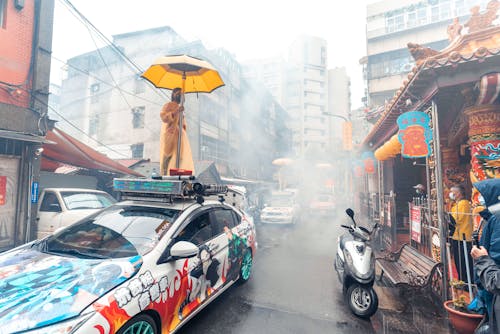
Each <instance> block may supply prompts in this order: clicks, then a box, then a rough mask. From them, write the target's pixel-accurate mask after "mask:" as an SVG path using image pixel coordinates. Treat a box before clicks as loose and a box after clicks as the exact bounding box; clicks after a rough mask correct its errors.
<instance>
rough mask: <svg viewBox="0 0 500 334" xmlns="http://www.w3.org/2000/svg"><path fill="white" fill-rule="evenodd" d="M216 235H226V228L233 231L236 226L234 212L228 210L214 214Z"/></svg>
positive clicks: (218, 210) (219, 210)
mask: <svg viewBox="0 0 500 334" xmlns="http://www.w3.org/2000/svg"><path fill="white" fill-rule="evenodd" d="M212 221H213V222H214V224H213V230H214V235H219V234H221V233H224V232H225V231H224V228H225V227H227V228H229V229H232V228H233V227H235V226H236V222H235V220H234V216H233V211H232V210H227V209H217V210H214V211H213V212H212Z"/></svg>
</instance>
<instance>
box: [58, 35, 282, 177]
mask: <svg viewBox="0 0 500 334" xmlns="http://www.w3.org/2000/svg"><path fill="white" fill-rule="evenodd" d="M168 54H189V55H191V56H194V57H198V58H201V59H205V60H207V61H209V62H210V63H211V64H212V65H214V67H215V68H216V69H217V70H218V71H219V73H220V75H221V77H222V79H223V80H224V82H225V86H223V87H221V88H218V89H217V90H215V91H214V92H212V93H210V94H205V93H200V94H186V101H185V107H186V112H185V117H186V123H187V128H188V131H187V133H188V137H189V141H190V145H191V149H192V152H193V158H194V159H195V160H200V161H201V160H210V161H214V162H215V164H216V165H217V167H218V170H219V172H220V173H221V174H222V175H223V176H226V175H229V176H243V177H250V178H261V179H266V178H268V179H269V178H270V177H271V172H269V170H270V168H266V166H267V167H269V166H270V165H271V162H272V160H273V154H275V153H276V152H277V151H280V150H282V149H283V148H282V147H281V146H280V145H286V140H285V138H280V136H281V135H285V134H286V132H279V131H278V132H276V131H274V129H275V128H278V129H281V128H283V125H282V124H281V123H283V122H284V120H285V119H286V117H285V116H283V115H282V114H284V113H285V112H284V110H283V108H281V106H280V105H279V103H277V102H275V100H274V99H273V98H272V96H271V95H270V94H269V93H268V95H266V94H264V93H262V92H256V90H255V89H253V88H252V87H250V85H249V83H248V82H246V81H245V80H244V79H243V78H242V75H241V66H240V64H239V63H238V62H237V61H236V60H235V59H234V57H233V56H232V55H231V54H230V53H229V52H227V51H226V50H224V49H215V50H208V49H206V48H205V47H204V45H203V44H202V43H201V42H200V41H194V42H188V41H186V40H184V39H183V38H182V37H181V36H180V35H178V34H177V33H176V32H175V31H174V30H173V29H172V28H170V27H160V28H155V29H148V30H144V31H136V32H130V33H125V34H120V35H116V36H114V37H113V45H111V46H107V47H104V48H101V49H98V50H95V51H92V52H89V53H86V54H82V55H79V56H77V57H74V58H72V59H70V60H69V61H68V65H69V66H68V76H67V79H65V80H63V82H62V86H61V101H60V113H61V114H62V115H63V116H64V117H65V119H66V120H68V121H69V122H71V124H72V125H69V124H68V123H67V122H60V123H59V125H58V126H59V127H60V128H61V129H63V130H65V131H67V132H68V133H70V134H71V135H73V136H75V137H76V138H78V139H80V140H82V141H83V142H85V143H86V144H88V145H90V146H92V147H95V148H96V149H98V150H99V151H101V152H103V153H105V154H107V155H108V156H110V157H113V158H149V159H151V161H153V162H156V161H159V136H160V127H161V121H160V118H159V113H160V109H161V107H162V106H163V104H164V103H166V102H168V101H169V100H170V91H167V90H160V89H157V88H155V87H153V86H152V85H151V84H150V83H149V82H147V81H146V80H144V79H142V78H141V77H140V75H141V74H142V71H143V70H145V69H146V68H148V67H149V65H150V64H151V63H152V62H153V61H154V60H155V59H156V58H158V57H159V56H163V55H168ZM123 55H125V56H126V58H125V57H124V56H123ZM263 101H266V103H264V102H263ZM257 115H258V116H257ZM269 115H278V117H270V116H269ZM280 122H281V123H280ZM269 123H272V124H269ZM264 142H265V143H271V144H266V145H268V146H262V145H264V144H263V143H264ZM260 144H262V145H260ZM269 145H271V146H269ZM241 152H245V154H242V153H241ZM255 154H259V159H256V158H255Z"/></svg>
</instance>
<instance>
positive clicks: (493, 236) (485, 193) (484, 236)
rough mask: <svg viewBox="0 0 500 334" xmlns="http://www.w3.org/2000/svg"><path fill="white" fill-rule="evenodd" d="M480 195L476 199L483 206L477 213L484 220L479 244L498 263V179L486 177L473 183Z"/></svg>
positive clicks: (499, 191)
mask: <svg viewBox="0 0 500 334" xmlns="http://www.w3.org/2000/svg"><path fill="white" fill-rule="evenodd" d="M473 186H474V188H476V189H477V191H478V192H479V194H480V196H479V197H478V201H479V203H480V204H481V206H483V207H485V209H484V210H483V211H481V212H480V213H479V215H481V217H482V218H483V219H484V220H485V221H486V225H484V227H483V229H482V231H481V232H482V233H481V240H480V242H479V244H480V245H481V246H484V248H485V249H486V250H487V251H488V253H489V254H490V257H491V258H492V259H493V260H494V261H495V262H496V263H497V264H498V265H500V179H488V180H484V181H480V182H476V183H474V184H473Z"/></svg>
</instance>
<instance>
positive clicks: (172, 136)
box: [160, 87, 194, 175]
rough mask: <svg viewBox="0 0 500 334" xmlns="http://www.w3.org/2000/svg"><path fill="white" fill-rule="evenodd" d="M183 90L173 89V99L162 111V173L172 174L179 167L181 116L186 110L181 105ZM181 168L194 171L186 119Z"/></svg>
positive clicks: (183, 126)
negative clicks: (178, 147)
mask: <svg viewBox="0 0 500 334" xmlns="http://www.w3.org/2000/svg"><path fill="white" fill-rule="evenodd" d="M181 97H182V90H181V88H178V87H177V88H174V89H173V90H172V97H171V101H170V102H168V103H165V105H164V106H163V108H162V109H161V112H160V118H161V120H162V122H163V123H162V126H161V132H160V174H161V175H170V170H171V169H173V168H177V166H176V161H177V146H178V142H179V117H180V115H181V113H182V112H183V111H184V106H182V105H181ZM178 168H179V169H185V170H190V171H192V172H193V173H194V163H193V155H192V153H191V146H190V145H189V140H188V136H187V132H186V121H185V119H183V122H182V133H181V145H180V156H179V167H178Z"/></svg>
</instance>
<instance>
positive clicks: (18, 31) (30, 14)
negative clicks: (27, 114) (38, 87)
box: [0, 0, 35, 107]
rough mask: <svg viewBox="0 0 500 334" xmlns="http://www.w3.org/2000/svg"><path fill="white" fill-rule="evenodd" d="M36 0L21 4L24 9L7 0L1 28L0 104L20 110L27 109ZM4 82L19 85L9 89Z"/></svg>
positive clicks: (27, 0)
mask: <svg viewBox="0 0 500 334" xmlns="http://www.w3.org/2000/svg"><path fill="white" fill-rule="evenodd" d="M34 11H35V0H26V1H24V8H23V9H21V10H18V9H16V8H15V7H14V0H7V6H6V16H5V27H4V28H2V27H0V102H2V103H7V104H13V105H17V106H20V107H28V106H29V91H30V88H31V77H30V76H29V67H30V61H31V53H32V41H33V26H34V21H33V20H34V19H33V18H34ZM5 83H8V84H12V85H16V86H17V85H18V86H19V88H18V89H16V88H14V89H12V88H8V85H6V84H5Z"/></svg>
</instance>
